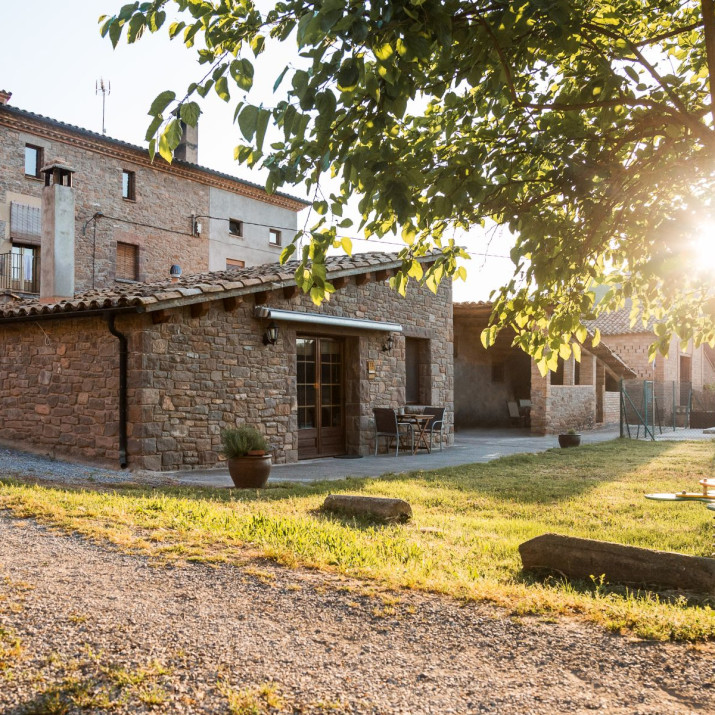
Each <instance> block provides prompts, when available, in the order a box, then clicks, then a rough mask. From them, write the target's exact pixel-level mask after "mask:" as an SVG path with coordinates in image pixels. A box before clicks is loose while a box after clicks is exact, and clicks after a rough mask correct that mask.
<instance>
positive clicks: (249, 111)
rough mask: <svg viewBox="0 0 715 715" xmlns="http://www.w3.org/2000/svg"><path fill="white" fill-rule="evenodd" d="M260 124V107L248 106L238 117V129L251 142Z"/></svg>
mask: <svg viewBox="0 0 715 715" xmlns="http://www.w3.org/2000/svg"><path fill="white" fill-rule="evenodd" d="M257 123H258V107H254V106H253V105H252V104H248V105H246V106H245V107H244V108H243V111H242V112H241V113H240V114H239V115H238V128H239V129H240V130H241V134H243V136H244V137H245V139H246V141H249V142H250V141H251V140H252V139H253V136H254V135H255V133H256V126H257Z"/></svg>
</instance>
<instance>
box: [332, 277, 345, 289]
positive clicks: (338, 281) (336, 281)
mask: <svg viewBox="0 0 715 715" xmlns="http://www.w3.org/2000/svg"><path fill="white" fill-rule="evenodd" d="M330 282H331V283H332V284H333V286H335V290H340V289H341V288H345V286H346V285H347V284H348V279H347V277H346V276H339V277H338V278H333V279H332V280H331V281H330Z"/></svg>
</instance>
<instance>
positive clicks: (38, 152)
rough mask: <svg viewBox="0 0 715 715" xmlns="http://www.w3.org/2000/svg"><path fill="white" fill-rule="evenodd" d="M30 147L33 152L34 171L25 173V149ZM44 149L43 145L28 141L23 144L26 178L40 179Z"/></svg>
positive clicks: (26, 157)
mask: <svg viewBox="0 0 715 715" xmlns="http://www.w3.org/2000/svg"><path fill="white" fill-rule="evenodd" d="M28 149H31V150H32V151H34V152H35V171H34V172H33V173H32V174H28V173H27V159H28V156H27V150H28ZM44 154H45V150H44V148H43V147H41V146H38V145H37V144H30V143H29V142H28V143H26V144H25V167H24V168H25V176H26V177H27V178H28V179H41V178H42V176H41V172H40V169H42V164H43V163H44V162H43V158H44Z"/></svg>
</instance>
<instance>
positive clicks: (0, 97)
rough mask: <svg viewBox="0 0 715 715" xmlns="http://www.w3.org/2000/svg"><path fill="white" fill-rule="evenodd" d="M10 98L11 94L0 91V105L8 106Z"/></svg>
mask: <svg viewBox="0 0 715 715" xmlns="http://www.w3.org/2000/svg"><path fill="white" fill-rule="evenodd" d="M10 97H12V92H6V91H5V90H4V89H0V104H10Z"/></svg>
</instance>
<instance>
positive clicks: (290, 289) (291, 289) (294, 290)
mask: <svg viewBox="0 0 715 715" xmlns="http://www.w3.org/2000/svg"><path fill="white" fill-rule="evenodd" d="M296 295H298V286H286V287H285V288H283V297H284V298H285V299H286V300H290V299H291V298H295V296H296Z"/></svg>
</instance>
